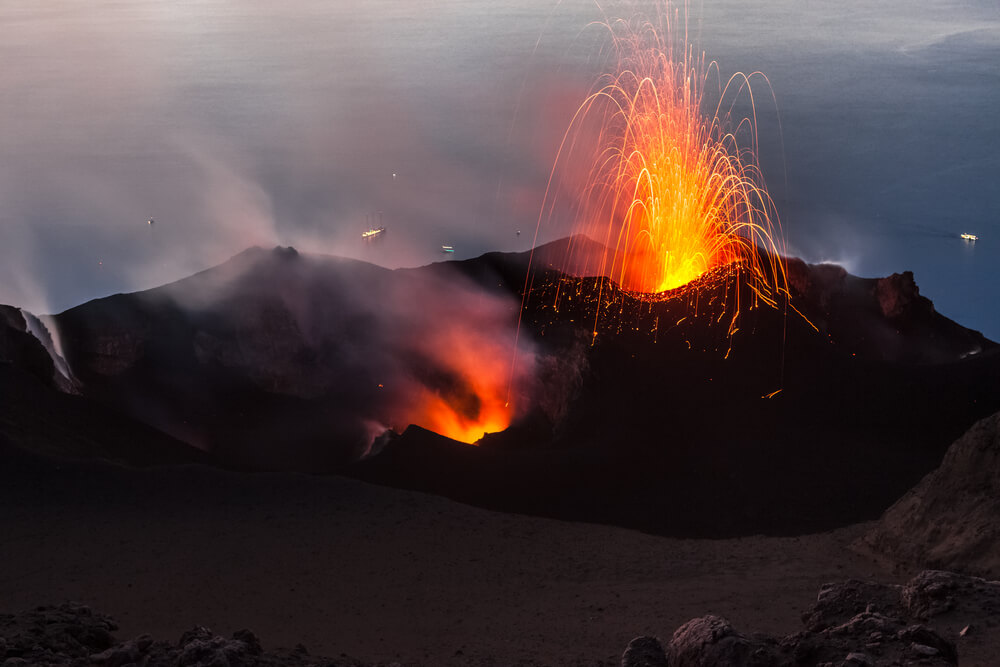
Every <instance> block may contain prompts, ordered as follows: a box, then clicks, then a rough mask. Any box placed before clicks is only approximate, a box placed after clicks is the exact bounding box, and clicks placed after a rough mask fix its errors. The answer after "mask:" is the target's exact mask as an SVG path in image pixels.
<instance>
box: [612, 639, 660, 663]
mask: <svg viewBox="0 0 1000 667" xmlns="http://www.w3.org/2000/svg"><path fill="white" fill-rule="evenodd" d="M667 664H668V663H667V654H666V653H665V652H664V650H663V645H662V644H661V643H660V640H659V639H657V638H656V637H636V638H635V639H633V640H632V641H630V642H629V643H628V646H627V647H626V648H625V653H623V654H622V667H667Z"/></svg>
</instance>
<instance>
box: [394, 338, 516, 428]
mask: <svg viewBox="0 0 1000 667" xmlns="http://www.w3.org/2000/svg"><path fill="white" fill-rule="evenodd" d="M436 338H437V336H436ZM434 343H435V347H437V349H440V350H441V351H442V354H441V356H440V357H439V358H438V360H437V363H439V364H440V365H441V367H442V368H443V370H444V372H443V374H442V375H443V376H445V377H446V378H447V379H446V380H444V381H442V382H439V383H436V384H433V386H427V387H425V388H423V389H422V391H423V393H424V395H423V396H420V397H418V398H417V400H414V401H413V402H412V404H413V405H414V406H417V408H416V409H417V410H418V412H417V414H414V415H412V416H411V421H412V422H413V423H415V424H418V425H420V426H423V427H424V428H426V429H429V430H431V431H434V432H435V433H439V434H441V435H443V436H446V437H449V438H452V439H453V440H458V441H460V442H465V443H469V444H472V443H475V442H476V441H478V440H479V439H480V438H482V437H483V435H484V434H486V433H497V432H499V431H503V430H505V429H506V428H507V427H508V426H510V422H511V419H512V417H513V408H512V407H511V406H510V405H509V404H508V402H507V381H508V372H509V368H508V366H507V363H506V349H505V348H503V347H501V346H500V343H498V342H496V341H495V340H493V339H490V338H487V337H484V336H482V335H480V334H478V333H476V332H475V331H469V330H463V329H461V328H456V329H452V330H451V331H449V332H447V333H443V334H439V339H438V340H435V341H434Z"/></svg>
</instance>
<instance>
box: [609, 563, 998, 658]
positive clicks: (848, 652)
mask: <svg viewBox="0 0 1000 667" xmlns="http://www.w3.org/2000/svg"><path fill="white" fill-rule="evenodd" d="M998 596H1000V582H988V581H985V580H983V579H979V578H976V577H969V576H966V575H961V574H956V573H953V572H941V571H924V572H921V573H919V574H918V575H916V576H915V577H913V578H912V579H911V580H910V581H909V582H907V583H906V584H905V585H902V586H899V585H892V584H881V583H877V582H867V581H858V580H849V581H844V582H837V583H829V584H825V585H824V586H823V587H822V588H821V589H820V591H819V595H818V596H817V599H816V602H815V604H814V605H813V607H812V609H810V610H809V611H807V612H806V613H804V614H803V615H802V620H803V623H804V625H805V630H803V631H801V632H798V633H796V634H792V635H788V636H786V637H783V638H776V637H770V636H767V635H762V634H752V635H747V634H743V633H741V632H739V631H737V630H736V629H735V628H734V627H733V626H732V624H730V623H729V621H727V620H726V619H725V618H722V617H720V616H716V615H711V614H710V615H707V616H702V617H700V618H695V619H692V620H691V621H688V622H687V623H685V624H684V625H682V626H681V627H680V628H678V629H677V630H676V631H675V632H674V634H673V637H672V639H671V641H670V644H669V645H668V646H667V649H666V657H667V660H666V663H665V664H668V665H670V666H671V667H708V666H710V665H728V666H730V667H763V666H765V665H766V666H773V667H779V666H780V667H791V666H792V665H844V666H847V665H867V666H869V667H889V666H890V665H909V664H920V665H941V666H943V665H954V664H958V657H959V651H958V650H956V645H955V643H954V642H953V641H952V640H954V641H963V642H965V641H968V639H967V637H968V636H969V630H968V628H969V627H970V621H971V620H973V619H974V620H975V621H976V622H977V623H978V624H982V625H985V626H986V627H989V628H992V627H995V626H996V625H997V624H998V621H1000V597H998ZM949 637H950V638H952V639H949ZM657 648H659V642H657V641H656V640H655V639H653V638H651V637H640V638H637V639H635V640H633V641H632V643H630V644H629V647H628V649H627V650H626V652H625V654H624V655H623V656H622V665H623V667H624V666H625V665H645V664H650V665H660V664H664V663H660V662H655V660H656V659H657V658H656V656H657V655H658V654H657V652H656V649H657ZM647 655H649V656H653V657H652V658H645V657H644V656H647ZM626 659H628V660H631V661H632V662H627V661H626ZM642 659H647V660H652V661H650V662H642V661H641V660H642Z"/></svg>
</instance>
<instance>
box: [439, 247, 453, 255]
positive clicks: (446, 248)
mask: <svg viewBox="0 0 1000 667" xmlns="http://www.w3.org/2000/svg"><path fill="white" fill-rule="evenodd" d="M441 252H443V253H445V254H449V253H453V252H455V249H454V248H453V247H451V246H450V245H443V246H441Z"/></svg>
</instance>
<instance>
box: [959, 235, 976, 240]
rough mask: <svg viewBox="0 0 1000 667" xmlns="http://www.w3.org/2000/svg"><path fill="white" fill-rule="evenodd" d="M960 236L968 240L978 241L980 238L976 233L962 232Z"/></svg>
mask: <svg viewBox="0 0 1000 667" xmlns="http://www.w3.org/2000/svg"><path fill="white" fill-rule="evenodd" d="M960 236H961V237H962V238H963V239H965V240H966V241H978V240H979V237H978V236H976V235H975V234H961V235H960Z"/></svg>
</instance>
